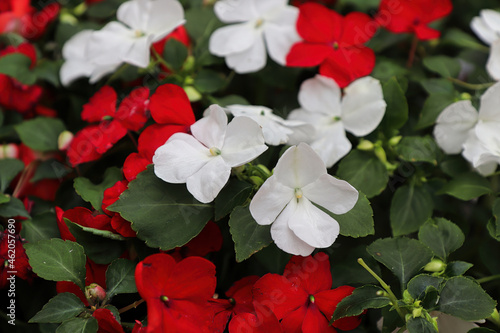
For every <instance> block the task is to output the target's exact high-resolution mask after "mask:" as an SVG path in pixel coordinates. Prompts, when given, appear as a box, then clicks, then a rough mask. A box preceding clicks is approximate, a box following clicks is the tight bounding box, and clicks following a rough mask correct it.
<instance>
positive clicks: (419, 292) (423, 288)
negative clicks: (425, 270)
mask: <svg viewBox="0 0 500 333" xmlns="http://www.w3.org/2000/svg"><path fill="white" fill-rule="evenodd" d="M443 281H444V278H442V277H437V276H432V275H428V274H420V275H417V276H415V277H414V278H412V279H411V280H410V281H409V282H408V286H407V289H408V292H409V293H410V295H411V297H413V298H414V299H423V298H424V296H425V294H426V292H427V288H428V287H430V286H432V287H434V288H435V289H437V290H439V289H440V286H441V283H443Z"/></svg>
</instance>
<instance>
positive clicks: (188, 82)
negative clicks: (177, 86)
mask: <svg viewBox="0 0 500 333" xmlns="http://www.w3.org/2000/svg"><path fill="white" fill-rule="evenodd" d="M188 59H189V58H188ZM186 61H187V60H186ZM193 83H194V79H193V77H192V76H186V77H185V78H184V84H185V85H191V84H193ZM184 89H186V88H184Z"/></svg>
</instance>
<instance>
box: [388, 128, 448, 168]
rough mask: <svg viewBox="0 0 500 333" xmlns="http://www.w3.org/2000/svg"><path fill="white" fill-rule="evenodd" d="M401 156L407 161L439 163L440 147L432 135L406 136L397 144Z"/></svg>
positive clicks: (397, 150)
mask: <svg viewBox="0 0 500 333" xmlns="http://www.w3.org/2000/svg"><path fill="white" fill-rule="evenodd" d="M396 152H397V154H398V155H399V158H400V159H402V160H403V161H407V162H429V163H432V164H434V165H437V160H438V154H439V152H440V150H439V147H438V146H437V144H436V142H435V141H434V139H433V138H432V137H430V136H429V135H426V136H423V137H421V136H406V137H404V138H403V139H402V140H401V141H400V143H399V144H398V145H397V146H396Z"/></svg>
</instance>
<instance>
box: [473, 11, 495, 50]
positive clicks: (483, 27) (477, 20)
mask: <svg viewBox="0 0 500 333" xmlns="http://www.w3.org/2000/svg"><path fill="white" fill-rule="evenodd" d="M470 28H471V29H472V31H474V33H475V34H476V35H477V36H478V37H479V38H480V39H481V40H482V41H483V42H485V43H486V44H488V45H490V44H491V43H493V42H494V41H495V40H497V38H498V36H497V34H496V32H495V31H493V30H492V29H491V28H490V27H489V26H488V25H487V24H486V22H485V21H484V20H483V19H482V18H481V17H479V16H476V17H474V18H473V19H472V21H471V22H470Z"/></svg>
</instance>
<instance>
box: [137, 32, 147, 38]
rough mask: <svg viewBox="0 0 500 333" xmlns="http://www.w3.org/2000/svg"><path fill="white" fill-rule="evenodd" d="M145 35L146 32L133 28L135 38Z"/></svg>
mask: <svg viewBox="0 0 500 333" xmlns="http://www.w3.org/2000/svg"><path fill="white" fill-rule="evenodd" d="M145 35H146V34H145V33H144V32H142V31H141V30H135V31H134V37H136V38H139V37H143V36H145Z"/></svg>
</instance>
